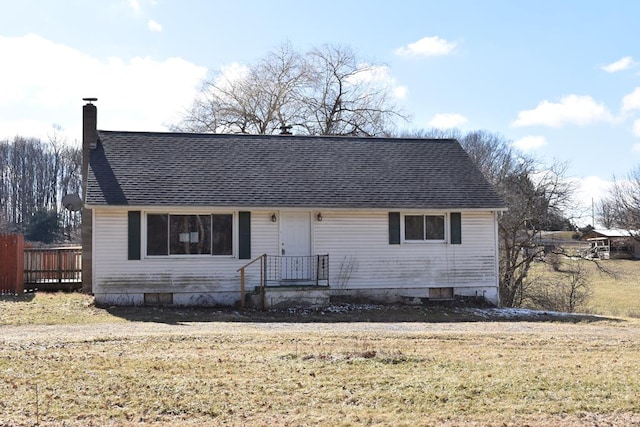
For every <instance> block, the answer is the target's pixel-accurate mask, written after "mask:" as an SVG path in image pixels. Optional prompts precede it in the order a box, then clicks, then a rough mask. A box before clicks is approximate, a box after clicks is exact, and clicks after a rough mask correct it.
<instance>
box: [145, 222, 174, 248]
mask: <svg viewBox="0 0 640 427" xmlns="http://www.w3.org/2000/svg"><path fill="white" fill-rule="evenodd" d="M168 217H169V215H151V214H149V215H147V255H168V254H169V246H168V242H169V240H168V230H169V227H168V224H167V221H168Z"/></svg>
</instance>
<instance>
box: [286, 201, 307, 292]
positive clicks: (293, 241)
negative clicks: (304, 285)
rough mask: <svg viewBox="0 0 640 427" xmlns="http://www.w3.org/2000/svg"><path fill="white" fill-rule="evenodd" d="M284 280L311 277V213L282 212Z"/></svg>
mask: <svg viewBox="0 0 640 427" xmlns="http://www.w3.org/2000/svg"><path fill="white" fill-rule="evenodd" d="M280 255H282V256H283V258H282V263H281V268H282V274H281V277H282V280H310V279H311V272H312V268H311V264H312V262H311V261H312V260H311V213H310V212H293V211H292V212H281V213H280Z"/></svg>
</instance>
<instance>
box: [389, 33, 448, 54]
mask: <svg viewBox="0 0 640 427" xmlns="http://www.w3.org/2000/svg"><path fill="white" fill-rule="evenodd" d="M456 46H457V43H455V42H450V41H447V40H445V39H442V38H440V37H438V36H434V37H424V38H422V39H420V40H418V41H417V42H414V43H409V44H408V45H406V46H402V47H399V48H397V49H396V50H395V54H396V55H398V56H424V57H430V56H445V55H448V54H450V53H451V52H453V50H454V49H455V48H456Z"/></svg>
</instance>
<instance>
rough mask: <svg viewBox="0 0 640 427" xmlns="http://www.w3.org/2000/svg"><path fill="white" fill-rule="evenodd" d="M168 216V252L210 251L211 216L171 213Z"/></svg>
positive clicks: (201, 252)
mask: <svg viewBox="0 0 640 427" xmlns="http://www.w3.org/2000/svg"><path fill="white" fill-rule="evenodd" d="M169 218H170V220H169V253H170V254H172V255H187V254H210V253H211V216H209V215H171V216H170V217H169Z"/></svg>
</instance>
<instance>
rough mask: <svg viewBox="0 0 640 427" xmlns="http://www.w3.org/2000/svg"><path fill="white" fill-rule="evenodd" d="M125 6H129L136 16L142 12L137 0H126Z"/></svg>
mask: <svg viewBox="0 0 640 427" xmlns="http://www.w3.org/2000/svg"><path fill="white" fill-rule="evenodd" d="M127 6H129V9H131V10H132V11H133V13H135V14H136V15H139V14H140V13H141V12H142V8H141V7H140V2H138V0H128V1H127Z"/></svg>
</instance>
